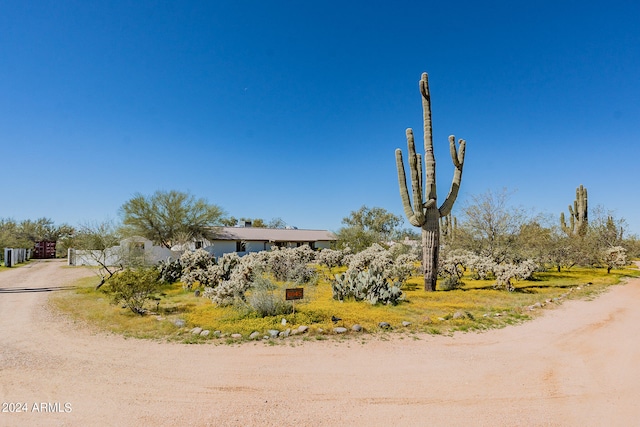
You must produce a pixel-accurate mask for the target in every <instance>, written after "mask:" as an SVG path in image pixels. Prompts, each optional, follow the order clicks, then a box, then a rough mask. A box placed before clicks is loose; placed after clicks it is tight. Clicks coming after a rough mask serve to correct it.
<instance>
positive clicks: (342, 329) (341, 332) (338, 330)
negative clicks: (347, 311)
mask: <svg viewBox="0 0 640 427" xmlns="http://www.w3.org/2000/svg"><path fill="white" fill-rule="evenodd" d="M333 332H335V333H336V334H344V333H346V332H347V328H343V327H342V326H340V327H337V328H333Z"/></svg>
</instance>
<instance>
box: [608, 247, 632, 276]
mask: <svg viewBox="0 0 640 427" xmlns="http://www.w3.org/2000/svg"><path fill="white" fill-rule="evenodd" d="M602 258H603V260H604V263H605V265H606V267H607V273H610V272H611V269H613V268H622V267H624V266H625V265H627V263H628V260H627V250H626V249H625V248H623V247H622V246H613V247H610V248H607V249H605V250H604V251H603V256H602Z"/></svg>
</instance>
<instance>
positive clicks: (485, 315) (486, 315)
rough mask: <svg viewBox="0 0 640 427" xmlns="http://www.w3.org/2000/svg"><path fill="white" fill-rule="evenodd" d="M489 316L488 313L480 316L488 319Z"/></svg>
mask: <svg viewBox="0 0 640 427" xmlns="http://www.w3.org/2000/svg"><path fill="white" fill-rule="evenodd" d="M489 316H491V314H490V313H485V314H483V315H482V317H489Z"/></svg>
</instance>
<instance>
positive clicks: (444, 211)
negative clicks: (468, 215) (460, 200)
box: [439, 135, 467, 216]
mask: <svg viewBox="0 0 640 427" xmlns="http://www.w3.org/2000/svg"><path fill="white" fill-rule="evenodd" d="M458 144H459V145H460V148H459V149H457V150H456V137H455V136H453V135H450V136H449V151H450V152H451V160H452V161H453V166H454V167H455V170H454V171H453V181H452V182H451V188H450V189H449V194H447V198H446V199H445V200H444V203H443V204H442V206H440V209H439V211H440V216H447V215H449V214H450V213H451V209H452V208H453V204H454V203H455V201H456V198H457V197H458V191H459V190H460V182H461V181H462V167H463V166H464V153H465V149H466V146H467V142H466V141H465V140H464V139H461V140H459V141H458Z"/></svg>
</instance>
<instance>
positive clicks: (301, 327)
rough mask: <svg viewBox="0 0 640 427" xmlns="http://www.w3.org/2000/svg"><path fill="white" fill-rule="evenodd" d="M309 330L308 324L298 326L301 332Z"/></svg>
mask: <svg viewBox="0 0 640 427" xmlns="http://www.w3.org/2000/svg"><path fill="white" fill-rule="evenodd" d="M308 330H309V327H308V326H306V325H300V326H298V332H299V333H301V334H304V333H305V332H307V331H308Z"/></svg>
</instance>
